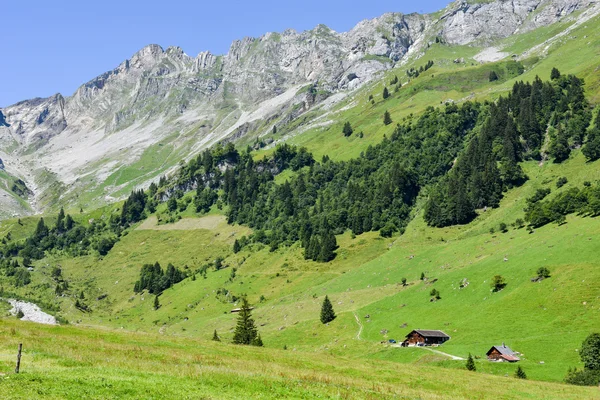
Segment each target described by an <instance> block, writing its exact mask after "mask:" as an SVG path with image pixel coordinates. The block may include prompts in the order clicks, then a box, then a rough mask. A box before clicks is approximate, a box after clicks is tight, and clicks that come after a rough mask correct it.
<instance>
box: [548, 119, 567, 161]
mask: <svg viewBox="0 0 600 400" xmlns="http://www.w3.org/2000/svg"><path fill="white" fill-rule="evenodd" d="M570 154H571V148H570V147H569V138H568V136H567V133H566V132H565V130H564V129H562V127H559V128H558V132H557V134H556V137H555V138H554V139H553V140H552V143H551V144H550V155H551V156H552V157H554V162H555V163H561V162H563V161H564V160H566V159H568V158H569V155H570Z"/></svg>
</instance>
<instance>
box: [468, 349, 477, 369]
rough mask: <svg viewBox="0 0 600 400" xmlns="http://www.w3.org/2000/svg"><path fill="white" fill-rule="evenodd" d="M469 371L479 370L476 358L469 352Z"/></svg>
mask: <svg viewBox="0 0 600 400" xmlns="http://www.w3.org/2000/svg"><path fill="white" fill-rule="evenodd" d="M465 366H466V367H467V369H468V370H469V371H477V367H476V366H475V360H473V356H472V355H471V353H469V357H468V358H467V363H466V364H465Z"/></svg>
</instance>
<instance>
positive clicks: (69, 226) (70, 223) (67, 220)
mask: <svg viewBox="0 0 600 400" xmlns="http://www.w3.org/2000/svg"><path fill="white" fill-rule="evenodd" d="M73 225H75V221H73V218H71V215H69V214H67V218H65V228H66V230H68V231H70V230H71V229H73Z"/></svg>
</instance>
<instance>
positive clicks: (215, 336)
mask: <svg viewBox="0 0 600 400" xmlns="http://www.w3.org/2000/svg"><path fill="white" fill-rule="evenodd" d="M212 340H213V341H214V342H220V341H221V338H219V335H217V330H216V329H215V332H214V333H213V337H212Z"/></svg>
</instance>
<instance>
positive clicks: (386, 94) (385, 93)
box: [383, 87, 390, 100]
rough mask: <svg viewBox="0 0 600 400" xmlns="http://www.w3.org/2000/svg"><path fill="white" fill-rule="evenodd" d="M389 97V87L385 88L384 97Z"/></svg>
mask: <svg viewBox="0 0 600 400" xmlns="http://www.w3.org/2000/svg"><path fill="white" fill-rule="evenodd" d="M388 97H390V92H389V91H388V88H387V87H384V88H383V99H384V100H385V99H387V98H388Z"/></svg>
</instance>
